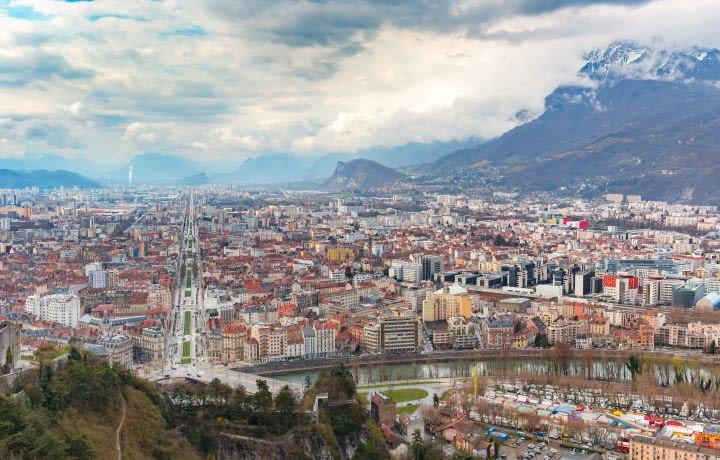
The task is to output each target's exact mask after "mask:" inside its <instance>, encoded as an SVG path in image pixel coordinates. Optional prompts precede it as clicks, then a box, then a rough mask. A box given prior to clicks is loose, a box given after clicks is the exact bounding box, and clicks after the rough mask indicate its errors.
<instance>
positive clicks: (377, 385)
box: [358, 380, 440, 389]
mask: <svg viewBox="0 0 720 460" xmlns="http://www.w3.org/2000/svg"><path fill="white" fill-rule="evenodd" d="M434 383H440V382H436V381H432V380H414V381H412V382H405V383H385V384H382V383H379V384H376V385H360V386H359V387H358V389H363V388H388V387H389V388H392V387H405V386H410V385H432V384H434Z"/></svg>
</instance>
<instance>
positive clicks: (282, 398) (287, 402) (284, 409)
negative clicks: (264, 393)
mask: <svg viewBox="0 0 720 460" xmlns="http://www.w3.org/2000/svg"><path fill="white" fill-rule="evenodd" d="M275 409H276V410H277V411H278V412H280V413H281V414H282V415H284V416H285V417H288V418H290V419H294V418H295V411H296V409H297V403H296V402H295V395H293V394H292V391H290V387H288V386H287V385H285V386H284V387H282V388H281V389H280V391H279V392H278V394H277V395H275Z"/></svg>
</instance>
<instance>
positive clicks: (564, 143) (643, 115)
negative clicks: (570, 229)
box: [421, 42, 720, 202]
mask: <svg viewBox="0 0 720 460" xmlns="http://www.w3.org/2000/svg"><path fill="white" fill-rule="evenodd" d="M586 59H587V64H586V65H585V66H583V67H582V69H581V70H580V73H581V74H582V75H585V76H587V77H588V80H589V81H592V82H595V83H594V84H592V85H591V86H589V87H560V88H558V89H557V90H555V91H554V92H553V93H552V94H550V95H549V96H548V97H547V98H546V100H545V112H544V113H543V114H542V115H541V116H540V117H538V118H537V119H535V120H532V121H529V122H527V123H525V124H523V125H521V126H518V127H516V128H514V129H512V130H510V131H508V132H507V133H505V134H503V135H502V136H500V137H498V138H496V139H493V140H491V141H488V142H487V143H485V144H483V145H478V146H476V147H473V148H467V149H461V150H457V151H455V152H452V153H450V154H448V155H446V156H444V157H442V158H440V159H438V160H436V161H434V162H431V163H429V164H427V165H424V166H423V167H422V168H421V170H422V171H424V172H425V173H426V174H428V175H430V176H432V177H441V176H446V177H447V176H448V175H449V174H450V175H451V174H452V173H462V174H467V171H468V170H470V171H474V172H475V173H476V174H477V175H479V176H481V175H492V176H494V178H495V179H496V180H497V181H498V184H502V185H508V186H512V187H516V188H518V189H522V190H527V191H532V190H548V191H562V192H566V193H569V194H580V195H582V194H586V195H597V194H599V193H605V192H625V193H636V194H641V195H643V196H645V197H646V198H650V199H662V200H668V201H694V202H717V201H718V200H720V190H718V189H717V188H716V187H712V186H709V184H711V183H713V181H715V180H716V178H717V177H718V174H719V173H720V89H719V88H718V82H720V51H718V50H715V49H704V48H692V49H689V50H680V51H665V50H654V49H652V48H650V47H646V46H639V45H636V44H633V43H620V42H619V43H613V44H612V45H610V46H609V47H607V48H604V49H599V50H595V51H593V52H591V53H588V54H587V55H586Z"/></svg>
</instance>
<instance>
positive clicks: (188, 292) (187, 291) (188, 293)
mask: <svg viewBox="0 0 720 460" xmlns="http://www.w3.org/2000/svg"><path fill="white" fill-rule="evenodd" d="M190 294H192V291H191V290H190V289H185V297H190Z"/></svg>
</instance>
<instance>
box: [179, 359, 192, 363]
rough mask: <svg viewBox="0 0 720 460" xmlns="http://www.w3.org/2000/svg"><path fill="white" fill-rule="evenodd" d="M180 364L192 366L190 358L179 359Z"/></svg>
mask: <svg viewBox="0 0 720 460" xmlns="http://www.w3.org/2000/svg"><path fill="white" fill-rule="evenodd" d="M180 364H192V358H180Z"/></svg>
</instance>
